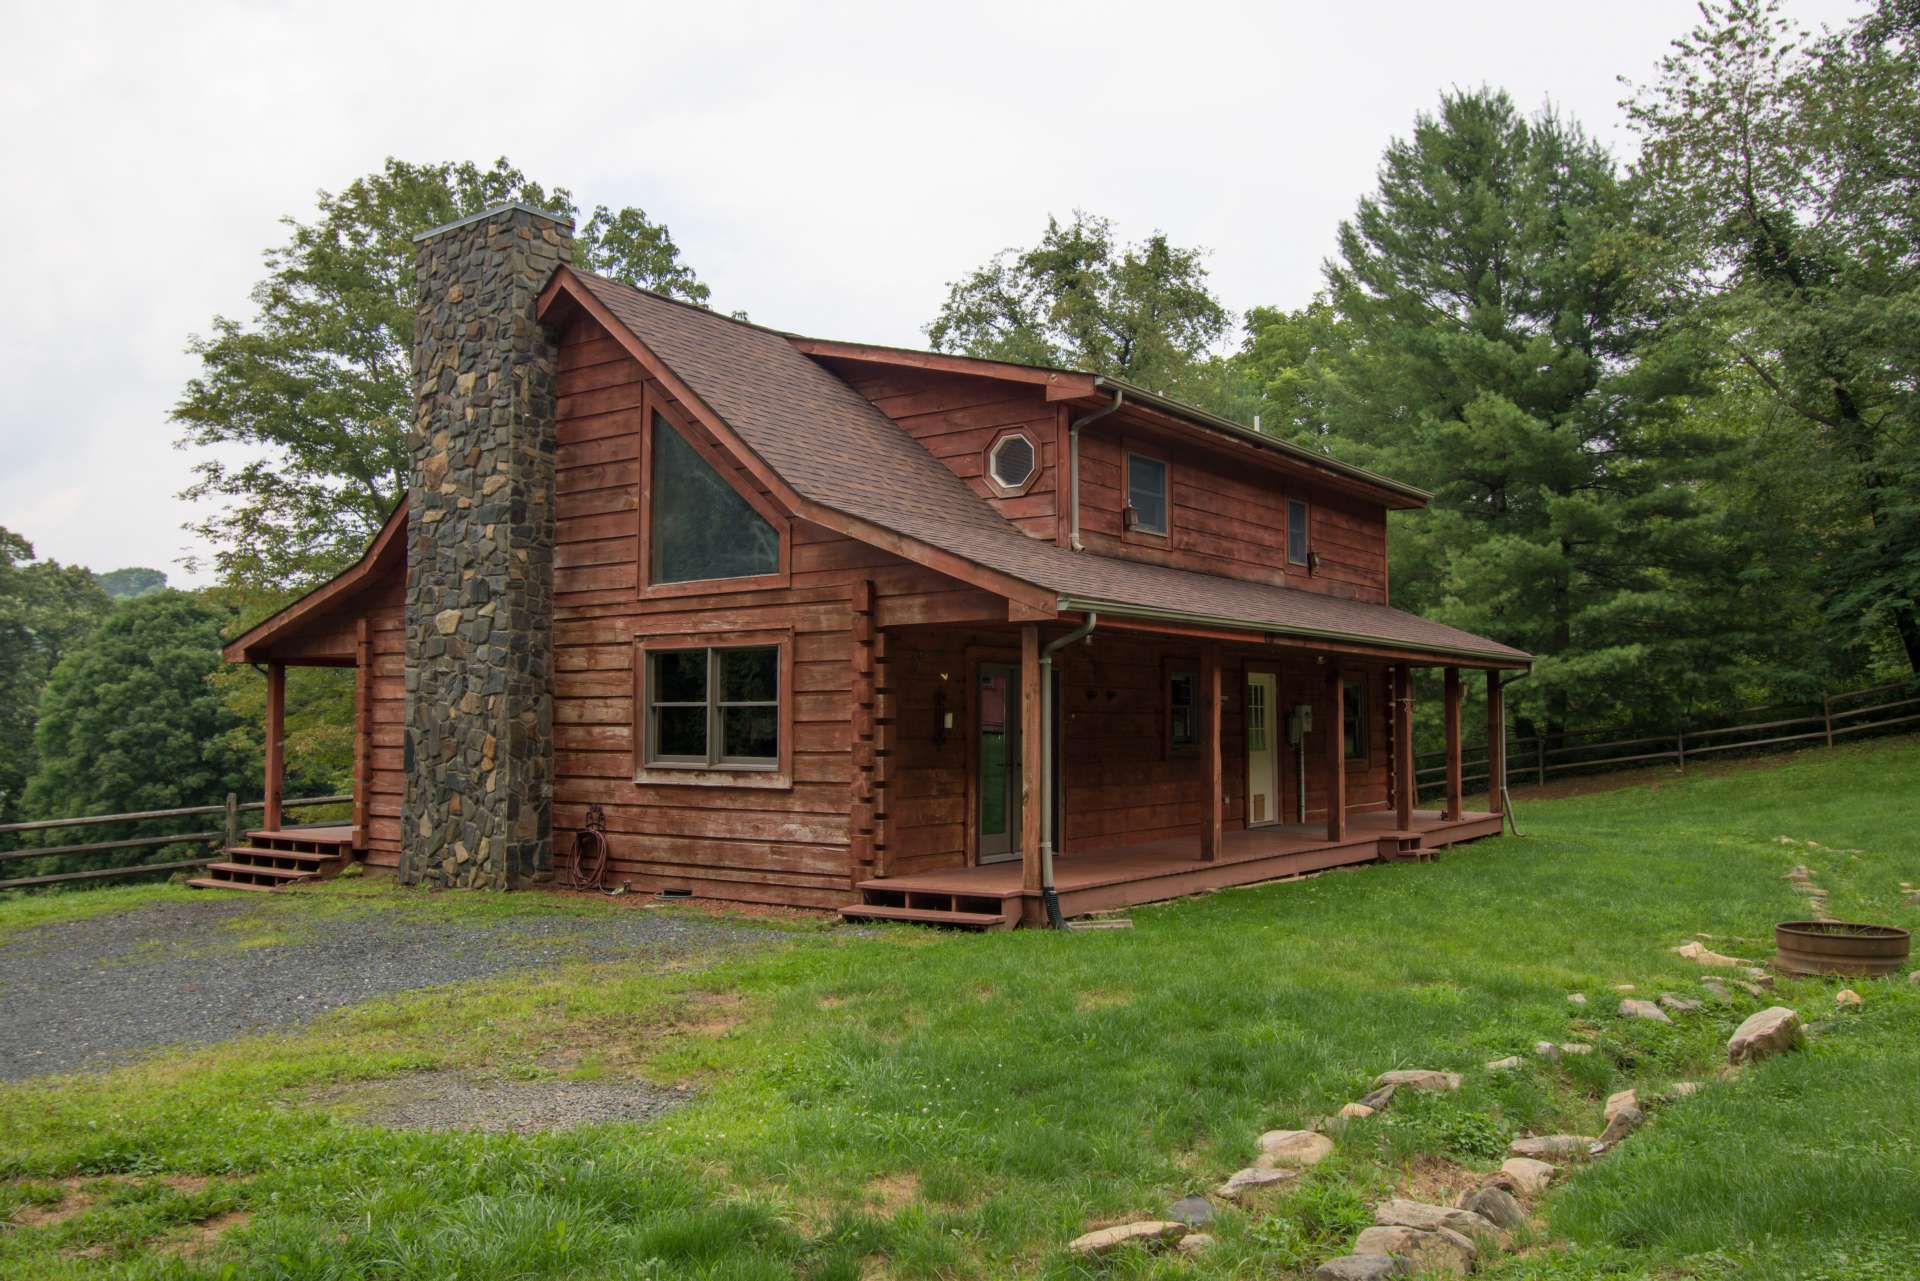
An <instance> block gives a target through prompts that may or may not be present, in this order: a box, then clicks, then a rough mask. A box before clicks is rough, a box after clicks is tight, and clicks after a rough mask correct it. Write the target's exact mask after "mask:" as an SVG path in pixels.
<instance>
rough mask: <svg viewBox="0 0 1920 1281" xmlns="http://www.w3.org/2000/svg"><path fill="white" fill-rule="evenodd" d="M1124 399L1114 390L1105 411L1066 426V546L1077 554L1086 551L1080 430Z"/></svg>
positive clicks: (1102, 416)
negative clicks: (1069, 478)
mask: <svg viewBox="0 0 1920 1281" xmlns="http://www.w3.org/2000/svg"><path fill="white" fill-rule="evenodd" d="M1126 398H1127V393H1126V391H1125V390H1124V389H1121V388H1115V389H1114V393H1113V403H1112V404H1111V405H1108V406H1107V407H1106V408H1105V409H1096V410H1094V411H1093V412H1092V413H1090V414H1088V415H1086V416H1085V417H1084V418H1080V419H1078V420H1076V421H1074V422H1071V423H1069V424H1067V465H1068V466H1069V467H1070V468H1072V470H1073V494H1072V497H1071V498H1070V500H1069V501H1068V504H1067V506H1068V507H1069V508H1070V509H1071V510H1072V513H1073V516H1072V523H1071V525H1070V526H1069V528H1068V531H1067V546H1069V547H1071V548H1073V550H1075V551H1077V552H1081V551H1085V550H1086V548H1084V547H1082V546H1081V545H1080V429H1081V428H1082V427H1085V426H1086V425H1087V424H1088V423H1092V422H1098V421H1099V420H1100V419H1102V418H1105V417H1106V416H1107V415H1108V414H1110V413H1112V412H1114V411H1115V410H1116V409H1118V408H1120V405H1121V402H1123V401H1125V400H1126Z"/></svg>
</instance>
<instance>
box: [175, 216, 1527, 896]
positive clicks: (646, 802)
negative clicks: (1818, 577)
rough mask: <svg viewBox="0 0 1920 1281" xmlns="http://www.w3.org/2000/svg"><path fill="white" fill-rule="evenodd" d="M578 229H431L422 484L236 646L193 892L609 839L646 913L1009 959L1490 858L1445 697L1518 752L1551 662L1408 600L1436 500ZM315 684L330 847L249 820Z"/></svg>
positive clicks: (1210, 420) (1289, 449) (1169, 411)
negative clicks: (350, 785)
mask: <svg viewBox="0 0 1920 1281" xmlns="http://www.w3.org/2000/svg"><path fill="white" fill-rule="evenodd" d="M570 237H571V229H570V228H569V227H568V226H567V225H566V224H565V223H561V222H556V221H554V219H553V217H552V216H551V215H550V214H547V213H544V212H542V211H539V210H536V209H531V208H526V207H520V206H508V207H504V208H500V209H495V210H490V211H488V212H487V213H484V214H481V215H478V216H476V217H473V218H468V219H465V220H463V221H461V222H458V223H454V224H452V225H450V226H447V227H443V228H439V229H437V230H435V231H433V232H430V233H427V234H426V235H424V236H422V237H421V238H420V244H419V249H418V253H419V257H418V285H417V301H418V307H419V312H418V320H417V332H416V338H415V346H414V382H415V389H416V404H415V424H414V430H413V434H412V445H413V472H412V483H411V488H410V491H409V494H408V497H407V499H406V500H405V501H404V502H403V503H402V504H401V505H400V507H399V509H398V510H396V511H395V512H394V513H393V515H392V517H391V518H390V519H389V520H388V521H387V523H386V525H385V527H384V528H383V529H381V531H380V532H379V535H378V537H376V538H375V539H374V541H373V544H372V546H371V547H370V548H369V550H368V551H367V553H366V556H365V557H364V558H363V559H362V560H361V561H360V562H359V563H358V564H357V565H355V566H354V567H353V568H351V569H349V570H348V571H347V572H346V573H344V574H342V575H341V576H340V577H338V578H337V579H335V580H334V581H332V582H330V583H327V584H326V585H324V586H322V587H320V588H319V589H317V590H315V591H314V592H312V593H310V594H309V595H307V596H306V597H304V598H302V599H301V600H299V601H297V602H295V603H294V604H292V605H290V606H289V607H287V608H286V609H284V610H283V611H281V612H280V613H279V614H277V615H275V616H274V617H272V618H270V619H268V620H266V621H265V622H263V623H261V624H260V625H259V626H257V627H255V628H253V629H252V630H251V631H249V632H247V633H246V634H245V635H243V636H241V637H239V638H238V639H236V640H235V641H234V642H233V643H232V644H231V645H230V646H229V647H228V648H227V650H226V655H227V657H228V659H230V660H231V661H234V662H249V663H255V664H261V665H263V666H264V668H265V670H266V672H267V677H268V682H269V700H268V716H269V722H270V723H269V733H268V739H269V756H268V778H267V787H268V796H269V798H270V804H269V808H268V817H267V821H266V829H265V830H264V831H263V832H261V833H257V834H255V839H254V840H253V841H252V842H251V843H250V844H251V850H250V852H248V853H246V854H244V855H236V856H235V858H234V859H233V860H232V861H231V862H229V863H227V864H226V865H224V868H223V870H218V871H216V872H214V873H213V875H212V877H211V880H212V882H213V883H224V884H233V883H251V884H254V885H258V886H272V885H279V884H283V883H286V882H289V881H295V880H299V879H304V878H305V877H306V876H308V875H311V874H317V873H320V872H324V871H325V870H326V868H327V866H329V865H331V864H333V863H336V862H337V861H338V860H339V859H341V858H345V857H349V856H351V857H359V858H364V859H365V860H366V862H367V863H369V864H370V865H373V866H376V867H385V868H391V869H394V871H395V872H396V873H397V874H398V875H399V876H400V877H401V878H402V879H404V880H407V881H412V882H425V883H429V884H434V885H448V886H453V885H459V886H482V885H484V886H495V887H502V888H505V887H515V886H521V885H528V884H533V883H536V882H539V881H541V880H543V879H546V878H548V877H550V876H551V875H552V874H553V869H554V867H555V864H556V862H558V863H559V864H560V866H561V867H562V868H564V867H565V866H566V863H567V860H569V859H570V858H571V857H572V853H573V849H574V844H575V839H576V837H577V834H578V833H579V832H580V831H581V830H582V829H583V828H584V827H586V826H587V825H588V824H589V823H590V822H592V823H594V824H595V825H602V824H603V825H604V831H605V833H606V837H607V842H608V845H609V847H610V857H611V870H610V872H609V879H610V880H616V881H630V882H631V883H632V884H633V886H634V887H635V888H637V889H641V890H646V891H679V892H688V893H691V894H694V895H697V896H702V897H710V898H715V899H725V900H734V901H744V902H754V903H774V904H788V905H797V906H802V907H811V908H820V909H838V910H839V911H841V912H842V913H844V914H846V915H848V916H856V917H866V918H887V919H903V920H920V921H928V922H939V923H947V924H956V925H971V926H980V927H1001V926H1010V925H1013V924H1017V923H1020V922H1028V923H1034V922H1041V921H1044V920H1047V919H1048V917H1049V914H1050V911H1052V910H1054V909H1057V912H1058V913H1064V914H1066V915H1073V914H1075V913H1084V912H1090V911H1096V910H1101V909H1106V908H1113V907H1118V906H1123V905H1127V904H1132V903H1139V902H1145V901H1149V900H1154V899H1161V898H1167V897H1171V896H1175V895H1179V894H1183V893H1188V892H1192V891H1195V890H1199V889H1203V888H1208V887H1215V886H1223V885H1233V884H1244V883H1249V882H1253V881H1260V880H1266V879H1271V878H1274V877H1280V876H1286V875H1292V874H1298V873H1301V872H1305V871H1310V870H1314V869H1319V868H1326V867H1331V866H1336V865H1340V864H1347V863H1358V862H1365V861H1369V860H1373V859H1376V858H1382V857H1399V856H1405V855H1412V854H1415V853H1417V852H1419V851H1421V850H1426V849H1431V848H1433V847H1436V846H1444V845H1450V844H1453V843H1456V842H1460V841H1464V840H1468V839H1472V838H1475V837H1480V836H1487V835H1493V834H1496V833H1498V831H1499V830H1500V827H1501V813H1500V810H1501V797H1500V795H1499V791H1498V789H1497V788H1496V789H1494V791H1493V793H1492V794H1491V795H1490V796H1489V798H1488V802H1487V807H1486V808H1485V809H1483V810H1469V809H1467V808H1466V807H1465V804H1464V802H1463V797H1462V795H1461V783H1460V779H1461V774H1460V741H1461V726H1460V715H1461V682H1462V673H1463V672H1470V671H1477V672H1479V673H1482V674H1483V677H1484V680H1485V682H1486V691H1487V695H1488V698H1487V704H1488V707H1489V721H1490V723H1497V718H1498V717H1499V716H1500V680H1501V673H1502V672H1503V671H1506V670H1512V669H1524V668H1525V667H1526V666H1527V664H1528V661H1529V660H1528V656H1527V655H1525V654H1523V653H1520V652H1519V651H1517V650H1514V649H1511V648H1509V647H1507V646H1505V645H1502V644H1499V643H1497V642H1494V641H1491V640H1487V639H1484V638H1482V637H1479V636H1474V635H1470V634H1468V633H1466V632H1462V631H1459V630H1456V629H1454V628H1451V627H1447V626H1443V625H1441V624H1439V623H1435V622H1431V621H1429V620H1426V619H1422V618H1419V617H1416V616H1414V615H1411V614H1408V613H1405V612H1402V611H1399V610H1396V609H1394V608H1392V607H1391V606H1390V605H1389V603H1388V598H1387V549H1386V531H1387V514H1388V513H1389V512H1391V511H1396V510H1408V509H1414V508H1418V507H1420V506H1421V505H1422V504H1423V503H1424V502H1425V500H1426V495H1424V494H1422V493H1421V492H1420V491H1418V490H1416V489H1414V488H1412V487H1410V486H1407V485H1404V484H1401V483H1398V482H1396V481H1393V480H1390V479H1388V478H1386V477H1384V476H1380V475H1376V474H1374V473H1371V472H1368V471H1365V470H1362V469H1360V468H1358V467H1353V466H1348V465H1346V464H1343V463H1340V462H1338V461H1335V460H1334V459H1332V458H1329V457H1327V456H1325V455H1323V454H1321V453H1319V452H1317V451H1313V450H1308V449H1303V448H1301V447H1298V446H1295V445H1291V444H1288V443H1286V442H1284V441H1280V440H1277V439H1274V438H1272V437H1269V436H1265V435H1261V434H1259V433H1257V432H1254V431H1251V430H1248V429H1247V428H1244V427H1242V426H1240V425H1238V424H1235V423H1232V422H1228V421H1225V420H1223V419H1220V418H1217V417H1214V416H1212V415H1210V414H1207V413H1204V412H1202V411H1199V410H1196V409H1194V408H1191V407H1189V406H1185V405H1182V404H1178V403H1176V402H1174V401H1170V400H1167V399H1165V398H1163V397H1160V396H1156V395H1153V394H1151V393H1148V392H1146V391H1142V390H1140V389H1137V388H1134V387H1131V386H1128V385H1126V384H1123V383H1120V382H1117V381H1115V380H1112V379H1108V378H1103V377H1100V376H1097V375H1094V374H1088V373H1083V372H1077V371H1073V370H1065V369H1042V368H1034V367H1030V366H1025V365H1013V364H1004V363H998V362H995V361H990V360H976V359H970V358H965V357H959V356H950V355H940V354H934V353H929V352H923V351H909V350H902V349H897V348H892V347H881V346H870V345H863V344H859V343H850V342H835V341H827V340H822V339H813V338H802V337H798V336H795V335H792V334H787V333H781V332H778V331H775V330H772V329H768V328H763V327H761V326H758V325H754V324H748V323H745V322H742V321H738V320H732V319H728V318H727V317H724V316H721V315H718V314H715V313H714V312H711V311H707V310H703V309H701V308H698V307H692V306H688V305H685V304H682V303H679V302H675V301H671V300H668V299H666V298H662V297H659V296H656V295H653V294H650V293H646V292H643V291H641V290H637V289H634V288H631V287H629V286H627V285H624V284H620V283H616V282H614V281H611V280H606V279H601V278H599V277H596V276H594V275H591V274H588V273H586V272H583V271H579V270H576V269H575V268H573V267H572V266H570V265H568V263H569V260H570V248H571V239H570ZM298 663H318V664H334V665H342V666H351V667H353V668H354V669H355V671H356V673H357V677H358V698H357V700H356V718H357V725H356V738H357V743H358V751H357V754H356V766H355V777H354V807H353V818H352V822H351V824H350V825H348V826H343V827H341V828H338V829H334V830H329V831H322V832H314V831H312V830H311V829H307V830H304V831H302V830H295V829H287V830H285V831H282V830H281V829H280V825H279V823H278V816H277V813H276V806H275V805H274V804H272V803H271V802H272V801H273V799H274V798H277V796H278V794H279V774H280V752H279V739H280V736H281V728H280V708H281V690H282V682H283V673H284V670H285V668H286V666H287V665H289V664H298ZM1423 666H1425V667H1442V668H1444V669H1445V673H1446V675H1445V691H1446V693H1445V699H1444V706H1443V707H1442V708H1441V709H1440V715H1441V716H1442V717H1443V719H1444V722H1445V726H1446V742H1447V745H1448V762H1449V768H1448V772H1447V787H1446V791H1445V794H1444V798H1443V800H1442V803H1441V806H1440V808H1439V809H1437V810H1423V809H1417V808H1416V807H1415V805H1414V788H1413V786H1412V783H1411V777H1412V743H1413V739H1412V718H1413V715H1414V705H1413V700H1412V683H1411V672H1412V670H1413V669H1414V668H1415V667H1423ZM1491 741H1492V742H1493V743H1495V744H1498V743H1500V742H1501V736H1500V735H1499V734H1497V733H1496V734H1494V735H1493V736H1492V739H1491ZM1499 773H1500V771H1499V770H1498V768H1496V769H1495V770H1494V774H1495V776H1496V777H1497V776H1498V775H1499ZM1055 919H1057V916H1056V918H1055Z"/></svg>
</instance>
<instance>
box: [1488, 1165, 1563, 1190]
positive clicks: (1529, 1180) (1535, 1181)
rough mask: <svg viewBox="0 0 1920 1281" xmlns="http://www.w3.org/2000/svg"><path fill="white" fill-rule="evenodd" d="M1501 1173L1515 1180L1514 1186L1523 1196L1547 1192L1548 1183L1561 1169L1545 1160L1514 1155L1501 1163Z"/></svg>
mask: <svg viewBox="0 0 1920 1281" xmlns="http://www.w3.org/2000/svg"><path fill="white" fill-rule="evenodd" d="M1500 1173H1502V1174H1504V1175H1506V1176H1507V1177H1508V1178H1509V1179H1512V1180H1513V1186H1514V1187H1515V1188H1516V1189H1517V1190H1518V1191H1519V1193H1520V1195H1521V1196H1528V1197H1533V1196H1539V1195H1540V1194H1541V1193H1542V1192H1545V1191H1546V1190H1547V1184H1549V1183H1551V1182H1553V1176H1554V1175H1556V1174H1558V1173H1559V1171H1558V1170H1556V1169H1554V1167H1552V1166H1550V1165H1548V1164H1547V1163H1546V1162H1545V1161H1536V1160H1534V1159H1533V1158H1532V1157H1525V1156H1514V1157H1508V1158H1507V1159H1506V1160H1504V1161H1502V1162H1501V1163H1500Z"/></svg>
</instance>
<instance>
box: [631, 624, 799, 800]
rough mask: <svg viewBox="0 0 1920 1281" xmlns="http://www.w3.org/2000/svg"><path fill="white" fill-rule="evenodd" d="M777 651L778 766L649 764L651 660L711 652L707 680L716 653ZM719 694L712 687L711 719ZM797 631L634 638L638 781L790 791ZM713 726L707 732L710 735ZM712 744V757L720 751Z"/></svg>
mask: <svg viewBox="0 0 1920 1281" xmlns="http://www.w3.org/2000/svg"><path fill="white" fill-rule="evenodd" d="M766 648H772V649H773V650H775V657H774V667H775V673H776V678H777V679H778V681H779V687H778V697H777V701H776V705H775V710H774V727H775V732H776V733H777V734H778V735H779V748H778V755H777V756H776V757H775V759H774V762H773V763H772V764H770V765H768V764H758V763H752V762H746V761H725V760H719V759H710V760H708V761H689V760H677V761H676V760H649V759H648V753H649V748H650V745H651V744H652V742H653V724H652V720H653V703H652V701H651V694H650V691H649V689H648V680H649V676H650V668H651V666H652V664H651V656H652V655H653V654H655V653H660V652H663V651H668V650H684V649H702V650H707V651H709V657H708V663H709V665H710V666H709V668H708V681H709V682H711V681H712V679H713V677H712V672H713V668H712V666H711V664H712V663H713V661H714V660H713V658H712V651H715V650H723V649H766ZM713 694H714V690H713V687H712V685H711V683H709V685H708V699H707V706H708V708H709V709H710V710H709V713H708V714H709V717H711V715H712V711H711V709H712V708H713V707H714V706H715V703H714V700H713ZM793 703H794V696H793V630H792V629H791V628H777V629H769V630H766V631H744V632H675V633H671V634H668V633H662V634H660V635H656V636H636V637H634V638H633V709H632V713H631V715H630V717H629V729H630V732H631V734H632V741H631V764H632V767H633V781H634V782H635V783H646V784H668V785H673V786H692V787H754V788H778V789H782V790H786V789H791V788H792V786H793ZM712 732H713V731H712V728H711V722H710V723H709V730H708V733H709V734H711V733H712ZM717 746H718V745H717V744H716V743H714V742H713V740H712V739H711V738H709V740H708V748H709V756H710V758H711V754H712V751H713V750H715V749H717Z"/></svg>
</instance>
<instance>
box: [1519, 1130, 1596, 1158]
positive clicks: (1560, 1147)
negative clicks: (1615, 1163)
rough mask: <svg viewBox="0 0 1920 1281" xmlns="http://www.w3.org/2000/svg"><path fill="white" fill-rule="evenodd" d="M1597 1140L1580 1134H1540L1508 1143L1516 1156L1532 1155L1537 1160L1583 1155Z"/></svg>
mask: <svg viewBox="0 0 1920 1281" xmlns="http://www.w3.org/2000/svg"><path fill="white" fill-rule="evenodd" d="M1594 1142H1595V1140H1593V1139H1591V1138H1588V1137H1586V1136H1585V1135H1580V1134H1540V1135H1534V1136H1533V1137H1530V1138H1525V1139H1515V1140H1514V1141H1513V1142H1511V1143H1509V1144H1507V1151H1509V1152H1511V1153H1513V1154H1514V1155H1515V1156H1530V1157H1533V1158H1534V1159H1535V1160H1539V1159H1542V1158H1545V1157H1550V1156H1558V1157H1569V1156H1571V1157H1582V1156H1586V1155H1587V1154H1588V1153H1589V1152H1590V1151H1591V1150H1592V1148H1593V1145H1594Z"/></svg>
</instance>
